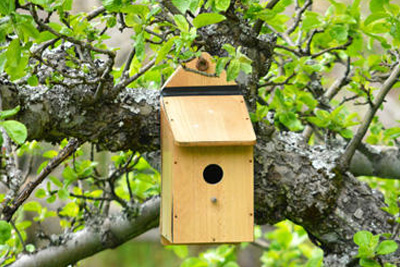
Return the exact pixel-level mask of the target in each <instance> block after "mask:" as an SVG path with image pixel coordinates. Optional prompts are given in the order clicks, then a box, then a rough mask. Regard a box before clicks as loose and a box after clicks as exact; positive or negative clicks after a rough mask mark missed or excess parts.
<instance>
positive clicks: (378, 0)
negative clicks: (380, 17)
mask: <svg viewBox="0 0 400 267" xmlns="http://www.w3.org/2000/svg"><path fill="white" fill-rule="evenodd" d="M388 3H389V0H371V1H370V2H369V10H370V11H371V13H375V12H385V7H384V6H385V5H387V4H388Z"/></svg>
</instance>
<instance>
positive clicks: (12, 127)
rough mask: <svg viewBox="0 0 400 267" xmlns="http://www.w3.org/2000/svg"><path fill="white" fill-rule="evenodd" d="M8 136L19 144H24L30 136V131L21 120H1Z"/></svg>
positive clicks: (0, 124) (0, 123) (1, 124)
mask: <svg viewBox="0 0 400 267" xmlns="http://www.w3.org/2000/svg"><path fill="white" fill-rule="evenodd" d="M0 126H2V127H3V128H4V130H6V132H7V134H8V136H9V137H10V138H11V139H12V140H13V141H14V142H15V143H17V144H23V143H24V142H25V140H26V138H27V137H28V131H27V129H26V127H25V125H23V124H22V123H20V122H19V121H14V120H8V121H2V122H0Z"/></svg>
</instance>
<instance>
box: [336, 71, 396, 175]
mask: <svg viewBox="0 0 400 267" xmlns="http://www.w3.org/2000/svg"><path fill="white" fill-rule="evenodd" d="M399 76H400V63H397V65H396V66H395V67H394V69H393V71H392V73H391V74H390V76H389V78H388V79H387V80H386V81H385V83H384V84H383V85H382V87H381V90H380V91H379V93H378V95H377V97H376V99H375V101H374V103H373V105H372V106H371V107H370V108H369V109H368V111H367V113H366V114H365V117H364V119H363V120H362V122H361V125H360V127H359V128H358V129H357V133H356V134H355V135H354V137H353V139H351V141H350V143H349V144H348V146H347V147H346V150H345V152H344V153H343V156H342V157H341V159H340V162H339V166H338V167H339V169H341V170H346V169H347V168H348V166H349V165H350V161H351V159H352V157H353V155H354V153H355V151H356V149H357V147H358V145H359V144H360V143H361V141H362V139H363V137H364V135H365V134H366V132H367V130H368V127H369V125H370V124H371V121H372V119H373V118H374V116H375V113H376V111H377V110H378V108H379V107H380V105H381V104H382V102H383V100H384V99H385V96H386V95H387V93H388V92H389V91H390V89H392V86H393V85H394V84H395V83H396V81H397V79H398V78H399Z"/></svg>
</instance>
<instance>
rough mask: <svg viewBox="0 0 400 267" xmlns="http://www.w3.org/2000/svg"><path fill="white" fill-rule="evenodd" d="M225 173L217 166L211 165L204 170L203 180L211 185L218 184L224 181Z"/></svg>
mask: <svg viewBox="0 0 400 267" xmlns="http://www.w3.org/2000/svg"><path fill="white" fill-rule="evenodd" d="M223 176H224V171H223V170H222V168H221V167H220V166H219V165H217V164H210V165H208V166H207V167H205V168H204V171H203V178H204V180H205V181H206V182H207V183H209V184H217V183H219V182H220V181H221V180H222V177H223Z"/></svg>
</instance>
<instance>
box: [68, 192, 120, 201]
mask: <svg viewBox="0 0 400 267" xmlns="http://www.w3.org/2000/svg"><path fill="white" fill-rule="evenodd" d="M69 195H70V196H71V197H75V198H80V199H85V200H93V201H100V200H105V201H113V200H114V199H112V198H108V197H91V196H85V195H76V194H74V193H71V192H70V193H69Z"/></svg>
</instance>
